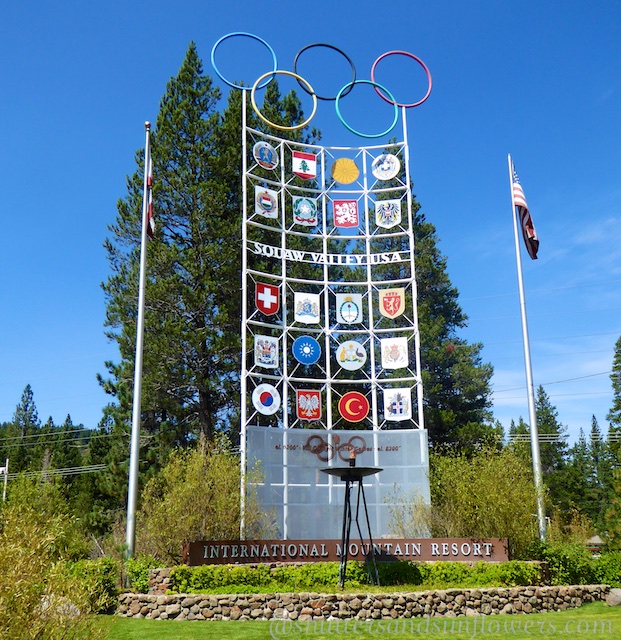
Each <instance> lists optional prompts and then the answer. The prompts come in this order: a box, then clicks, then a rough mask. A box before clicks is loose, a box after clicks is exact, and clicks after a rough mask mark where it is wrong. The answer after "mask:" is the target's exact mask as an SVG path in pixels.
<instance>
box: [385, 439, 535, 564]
mask: <svg viewBox="0 0 621 640" xmlns="http://www.w3.org/2000/svg"><path fill="white" fill-rule="evenodd" d="M429 463H430V478H429V485H430V490H431V504H430V505H429V504H424V502H423V501H422V500H421V499H420V496H417V495H413V496H407V495H400V494H399V490H398V489H396V491H395V495H394V496H393V497H392V498H391V499H390V502H391V503H392V504H393V505H394V508H392V509H391V516H392V521H391V529H392V531H393V533H394V534H395V535H397V536H399V537H404V538H416V537H420V532H421V531H422V530H425V529H426V530H427V531H429V532H431V534H432V535H433V536H434V537H438V538H470V537H473V538H507V539H508V540H509V545H510V557H511V558H514V559H524V558H526V557H527V556H526V554H525V550H526V549H527V547H528V545H529V544H530V543H531V541H532V540H533V537H534V536H535V535H536V532H535V530H534V528H533V521H532V515H531V514H532V513H534V512H535V511H536V499H535V496H536V493H535V490H534V486H533V482H532V477H531V476H532V473H531V471H530V468H529V466H528V465H526V464H524V461H523V460H522V459H521V458H520V457H519V456H518V455H517V454H516V453H515V452H513V451H511V450H510V449H503V450H501V451H498V450H496V449H494V448H488V449H483V450H481V451H477V452H475V453H474V454H473V455H471V456H466V455H464V454H456V453H454V452H449V453H446V454H442V453H434V454H433V455H432V456H431V457H430V460H429Z"/></svg>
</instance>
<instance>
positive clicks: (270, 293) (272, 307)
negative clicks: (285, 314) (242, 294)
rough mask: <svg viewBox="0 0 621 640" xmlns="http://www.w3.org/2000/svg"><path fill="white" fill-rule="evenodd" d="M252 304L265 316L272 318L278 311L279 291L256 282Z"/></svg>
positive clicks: (276, 288)
mask: <svg viewBox="0 0 621 640" xmlns="http://www.w3.org/2000/svg"><path fill="white" fill-rule="evenodd" d="M254 302H255V304H256V306H257V309H258V310H259V311H260V312H261V313H262V314H264V315H266V316H273V315H274V314H275V313H278V310H279V309H280V291H279V289H278V287H275V286H274V285H271V284H263V283H262V282H257V284H256V286H255V289H254Z"/></svg>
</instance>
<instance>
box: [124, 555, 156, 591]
mask: <svg viewBox="0 0 621 640" xmlns="http://www.w3.org/2000/svg"><path fill="white" fill-rule="evenodd" d="M160 565H161V562H159V561H158V560H156V559H155V558H154V557H153V556H146V555H139V556H137V557H136V558H128V559H127V560H126V561H125V576H126V577H127V579H128V580H129V587H130V589H132V590H133V591H135V592H136V593H147V592H148V591H149V569H155V568H157V567H159V566H160Z"/></svg>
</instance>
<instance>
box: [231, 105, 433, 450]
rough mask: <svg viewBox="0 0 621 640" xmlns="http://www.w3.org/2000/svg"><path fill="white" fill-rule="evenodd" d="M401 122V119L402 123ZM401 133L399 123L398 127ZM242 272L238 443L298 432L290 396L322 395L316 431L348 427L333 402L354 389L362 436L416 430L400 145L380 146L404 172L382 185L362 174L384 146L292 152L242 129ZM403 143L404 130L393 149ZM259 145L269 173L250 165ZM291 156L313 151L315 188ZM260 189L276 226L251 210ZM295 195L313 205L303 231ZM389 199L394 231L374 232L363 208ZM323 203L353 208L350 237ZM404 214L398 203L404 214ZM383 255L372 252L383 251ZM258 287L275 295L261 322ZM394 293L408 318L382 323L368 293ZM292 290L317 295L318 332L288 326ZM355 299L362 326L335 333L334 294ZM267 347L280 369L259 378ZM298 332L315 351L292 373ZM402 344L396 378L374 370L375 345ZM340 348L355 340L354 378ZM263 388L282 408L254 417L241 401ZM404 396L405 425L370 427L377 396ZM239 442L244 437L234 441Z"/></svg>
mask: <svg viewBox="0 0 621 640" xmlns="http://www.w3.org/2000/svg"><path fill="white" fill-rule="evenodd" d="M404 122H405V120H404ZM404 129H405V124H404ZM242 135H243V159H244V167H243V171H244V186H243V208H244V217H243V231H242V234H243V264H242V267H243V275H242V296H243V305H242V318H241V320H242V331H243V353H244V357H243V358H242V371H241V376H242V402H241V409H242V416H241V417H242V436H243V435H244V432H245V428H246V427H247V426H250V425H254V426H272V427H274V426H277V427H281V428H284V429H288V428H295V427H299V426H309V425H302V424H301V422H305V421H301V420H300V419H298V418H297V416H296V411H295V390H296V389H301V388H303V389H307V388H311V389H316V390H320V391H321V395H322V408H323V410H322V417H321V419H320V420H318V421H314V422H313V424H312V426H313V427H314V428H317V427H318V426H320V425H321V426H322V427H323V428H325V429H328V430H330V429H343V428H352V423H349V422H346V421H345V420H344V419H343V418H342V417H341V416H340V414H339V413H338V411H337V410H336V401H337V400H338V399H339V398H340V397H342V395H343V394H344V393H346V392H347V391H349V390H355V389H359V390H361V391H362V392H363V393H364V394H365V396H367V398H368V399H369V402H370V405H371V411H370V412H369V414H368V417H367V418H365V419H364V420H363V421H362V422H361V423H359V424H358V425H357V428H363V429H382V428H412V427H415V428H420V429H423V428H424V424H423V412H422V383H421V376H420V345H419V331H418V317H417V307H416V279H415V264H414V241H413V232H412V196H411V190H410V189H409V183H410V175H409V162H408V148H407V144H406V142H400V143H396V144H393V145H389V151H390V152H391V153H392V154H394V155H395V156H397V157H398V158H399V161H400V163H401V165H402V167H403V171H402V173H401V174H400V178H399V177H397V178H395V179H393V180H391V181H390V183H389V184H387V183H386V182H385V181H382V180H378V179H376V177H375V176H374V175H373V174H372V172H371V164H372V162H373V160H374V159H375V158H376V157H377V156H378V155H381V154H382V153H383V152H384V150H385V149H386V145H376V146H366V147H347V148H346V147H326V146H319V145H308V144H299V143H295V142H291V141H288V140H284V139H281V138H277V137H275V136H270V135H266V134H263V133H261V132H259V131H257V130H254V129H251V128H248V127H247V126H246V122H245V112H244V126H243V134H242ZM405 139H407V138H406V136H405V131H404V140H405ZM260 141H266V142H268V143H270V144H271V145H272V146H273V148H274V149H275V150H276V152H277V153H278V155H279V164H278V167H277V168H276V169H275V170H269V169H264V168H263V167H261V166H260V165H259V164H258V163H257V162H256V161H255V160H254V158H253V156H252V148H253V146H254V144H255V143H256V142H260ZM294 151H302V152H307V153H313V154H315V155H316V159H317V171H316V180H313V181H305V182H302V181H301V180H300V179H299V178H298V177H297V176H296V175H295V174H293V173H292V171H291V170H290V167H291V157H292V153H293V152H294ZM339 158H350V159H352V160H353V161H354V162H355V163H356V165H357V166H358V167H359V169H360V174H359V177H358V179H357V180H355V181H354V182H352V183H351V184H346V185H345V184H340V183H337V182H336V181H335V180H334V179H333V178H332V176H331V175H330V166H331V164H332V163H333V162H334V161H335V160H337V159H339ZM257 188H259V189H263V188H266V189H269V190H271V191H272V192H275V193H276V194H277V201H278V206H277V210H276V212H275V215H276V216H277V217H275V218H266V217H265V216H263V215H261V214H259V213H257V212H255V192H256V191H257ZM300 196H305V197H307V198H312V199H314V200H315V201H316V203H317V212H318V214H319V215H318V218H319V219H318V224H317V225H316V226H313V227H302V226H299V225H298V224H295V222H294V220H293V217H292V198H293V197H300ZM387 196H391V198H392V199H398V200H400V201H401V208H402V211H403V209H405V212H404V213H403V214H402V221H401V223H399V224H397V225H395V226H394V227H393V228H390V229H384V228H381V227H378V226H377V225H375V223H374V220H372V219H371V218H372V215H373V211H374V203H375V201H377V200H381V199H385V198H386V197H387ZM334 200H355V201H356V202H357V203H358V213H359V224H358V225H357V226H355V227H352V228H341V227H335V226H334V220H333V217H334V211H333V209H334ZM403 205H405V206H403ZM382 249H383V250H382ZM395 263H397V264H398V271H399V274H398V276H399V277H397V278H395V277H394V274H390V273H389V274H388V277H387V276H386V275H385V272H386V267H387V264H388V265H394V264H395ZM258 282H261V283H268V284H272V285H274V286H277V287H279V295H280V311H279V312H278V313H277V314H276V315H274V316H269V317H266V316H264V315H263V314H262V313H261V312H260V311H259V310H258V309H257V307H256V306H255V302H254V290H255V287H256V284H257V283H258ZM394 287H402V288H404V289H405V292H406V300H407V301H408V302H409V304H408V307H407V310H406V312H405V313H403V314H402V315H400V316H398V317H397V318H394V319H389V318H386V317H384V316H383V315H381V314H380V313H379V311H378V308H379V306H378V305H379V291H380V290H382V289H387V288H394ZM295 292H306V293H313V294H319V296H320V301H321V304H320V307H321V313H320V317H321V320H320V322H319V323H317V324H303V323H300V322H297V321H296V320H295V316H294V309H293V299H294V293H295ZM339 293H343V294H346V293H359V294H361V295H362V300H363V307H364V313H363V321H362V322H361V323H359V324H355V325H342V324H339V323H338V322H337V321H336V317H335V304H336V294H339ZM264 335H266V336H269V337H271V338H273V339H276V340H277V341H278V352H279V362H278V366H277V367H275V368H270V369H266V368H264V367H262V366H259V365H257V363H256V362H255V354H254V345H255V341H256V339H257V337H258V336H264ZM302 335H310V336H312V337H315V338H316V339H317V340H318V342H319V343H320V345H321V349H322V354H321V357H320V359H319V361H318V362H317V363H316V364H313V365H306V366H305V365H302V364H300V363H299V362H298V361H297V360H296V359H295V358H294V357H293V355H292V352H291V345H292V343H293V341H294V340H295V339H296V338H297V337H299V336H302ZM395 337H405V338H406V339H407V344H408V352H409V364H408V366H407V367H406V368H401V369H399V370H398V372H395V371H394V370H391V369H384V368H382V365H381V362H382V360H381V357H380V351H379V347H380V344H381V343H380V340H381V339H382V338H395ZM347 340H350V341H351V340H356V341H359V342H361V344H363V345H364V347H365V349H366V350H367V353H368V357H367V362H366V364H365V365H364V367H363V368H361V369H360V370H358V371H348V370H346V369H343V368H341V367H340V366H339V365H338V363H337V362H336V359H335V351H336V348H337V347H338V345H339V344H340V343H342V342H344V341H347ZM263 382H269V383H271V384H273V385H274V386H275V387H276V388H277V389H278V391H279V393H280V396H281V398H282V407H281V410H279V411H278V412H276V413H275V414H274V415H269V416H266V415H262V414H261V413H259V412H257V410H256V409H255V408H254V406H253V404H252V401H251V396H252V391H253V390H254V388H255V387H256V386H257V385H258V384H261V383H263ZM395 386H400V387H406V388H410V389H411V391H412V395H413V401H412V420H407V421H403V422H395V421H390V422H389V421H387V420H386V419H385V418H381V417H380V415H381V414H382V413H383V411H381V410H380V408H379V406H378V395H379V392H380V390H382V389H384V388H391V387H392V388H394V387H395ZM242 439H243V438H242Z"/></svg>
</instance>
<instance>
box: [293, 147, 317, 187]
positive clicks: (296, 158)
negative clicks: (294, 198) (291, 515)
mask: <svg viewBox="0 0 621 640" xmlns="http://www.w3.org/2000/svg"><path fill="white" fill-rule="evenodd" d="M291 170H292V171H293V173H295V175H296V176H300V178H303V179H304V180H311V179H312V178H315V177H317V156H316V155H315V154H314V153H304V152H303V151H294V152H293V153H292V155H291Z"/></svg>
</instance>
